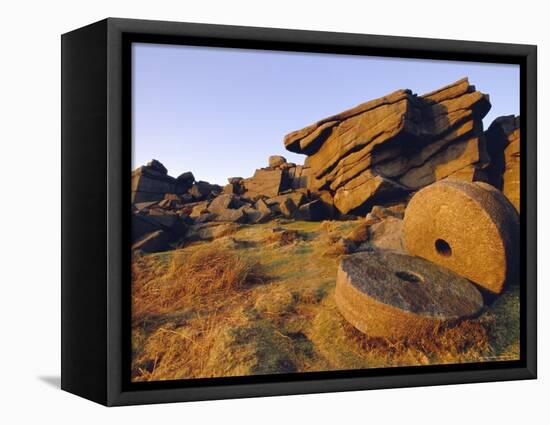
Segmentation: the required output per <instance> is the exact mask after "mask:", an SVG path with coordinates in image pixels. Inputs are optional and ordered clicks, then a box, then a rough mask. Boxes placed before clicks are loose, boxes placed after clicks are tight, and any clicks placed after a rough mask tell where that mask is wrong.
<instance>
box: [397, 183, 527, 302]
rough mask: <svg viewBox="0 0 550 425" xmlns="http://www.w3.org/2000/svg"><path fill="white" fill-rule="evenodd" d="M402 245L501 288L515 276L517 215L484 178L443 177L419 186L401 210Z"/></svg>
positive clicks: (492, 289) (484, 284) (491, 287)
mask: <svg viewBox="0 0 550 425" xmlns="http://www.w3.org/2000/svg"><path fill="white" fill-rule="evenodd" d="M403 238H404V242H405V247H406V249H407V251H408V252H409V253H410V254H411V255H416V256H418V257H423V258H425V259H427V260H430V261H432V262H434V263H437V264H440V265H442V266H444V267H446V268H448V269H450V270H453V271H454V272H455V273H458V274H459V275H461V276H464V277H466V278H468V279H469V280H471V281H473V282H475V283H477V284H478V285H480V286H482V287H483V288H485V289H486V290H488V291H490V292H493V293H497V294H498V293H500V292H502V290H503V289H504V285H505V283H506V281H507V280H508V279H509V278H510V277H512V276H515V273H516V271H517V269H516V265H517V255H518V247H519V244H518V242H519V239H518V238H519V217H518V215H517V212H516V211H515V209H514V207H513V206H512V205H511V204H510V203H509V201H508V200H507V199H506V197H505V196H503V195H502V193H501V192H499V191H498V190H497V189H495V188H494V187H492V186H490V185H488V184H486V183H480V182H477V183H467V182H462V181H459V180H453V179H447V180H442V181H440V182H437V183H434V184H432V185H430V186H428V187H426V188H424V189H422V190H420V191H419V192H417V193H416V194H415V195H414V196H413V197H412V199H411V200H410V202H409V204H408V205H407V209H406V210H405V218H404V222H403Z"/></svg>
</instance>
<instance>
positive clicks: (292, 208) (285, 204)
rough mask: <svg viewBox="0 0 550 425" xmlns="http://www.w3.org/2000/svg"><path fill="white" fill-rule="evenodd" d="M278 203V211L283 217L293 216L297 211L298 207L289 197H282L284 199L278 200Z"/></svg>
mask: <svg viewBox="0 0 550 425" xmlns="http://www.w3.org/2000/svg"><path fill="white" fill-rule="evenodd" d="M278 205H279V211H280V212H281V214H283V215H284V216H285V217H294V216H295V215H296V212H297V211H298V207H296V204H295V203H294V201H293V200H292V199H291V198H290V197H288V198H284V200H283V201H282V202H279V203H278Z"/></svg>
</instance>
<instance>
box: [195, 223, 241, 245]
mask: <svg viewBox="0 0 550 425" xmlns="http://www.w3.org/2000/svg"><path fill="white" fill-rule="evenodd" d="M239 227H240V226H239V225H238V224H236V223H218V222H208V223H198V224H193V225H191V226H189V229H188V231H187V235H186V239H187V240H190V241H195V240H213V239H217V238H221V237H223V236H228V235H231V234H233V233H235V232H236V231H237V230H238V229H239Z"/></svg>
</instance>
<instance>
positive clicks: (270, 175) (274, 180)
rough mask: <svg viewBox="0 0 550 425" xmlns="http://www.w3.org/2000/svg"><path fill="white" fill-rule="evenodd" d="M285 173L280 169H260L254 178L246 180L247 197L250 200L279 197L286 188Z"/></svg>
mask: <svg viewBox="0 0 550 425" xmlns="http://www.w3.org/2000/svg"><path fill="white" fill-rule="evenodd" d="M285 174H286V173H285V172H284V171H283V170H280V169H268V168H260V169H258V170H256V172H255V173H254V176H252V177H250V178H248V179H244V180H243V186H244V189H245V195H246V196H247V197H249V198H257V197H259V196H266V197H268V198H270V197H273V196H277V195H278V194H279V193H280V192H282V191H283V190H284V189H285V188H286V181H285V179H284V177H285Z"/></svg>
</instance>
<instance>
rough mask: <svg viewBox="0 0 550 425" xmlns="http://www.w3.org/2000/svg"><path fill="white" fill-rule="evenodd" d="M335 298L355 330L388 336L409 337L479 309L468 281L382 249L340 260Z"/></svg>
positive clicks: (477, 295) (480, 304) (476, 294)
mask: <svg viewBox="0 0 550 425" xmlns="http://www.w3.org/2000/svg"><path fill="white" fill-rule="evenodd" d="M335 300H336V305H337V306H338V309H339V310H340V312H341V313H342V315H343V316H344V318H345V319H346V320H347V321H348V322H349V323H350V324H351V325H353V326H354V327H355V328H357V329H358V330H359V331H361V332H363V333H365V334H367V335H368V336H370V337H384V338H388V339H390V340H400V339H414V338H415V337H416V336H419V335H422V334H425V333H427V332H433V331H434V330H436V329H437V327H438V326H440V325H441V324H445V323H453V322H456V321H458V320H461V319H465V318H469V317H474V316H476V315H477V314H479V313H480V312H481V310H482V308H483V298H482V296H481V294H480V292H479V291H478V290H477V289H476V287H475V286H474V285H473V284H471V283H470V282H468V280H467V279H465V278H463V277H461V276H459V275H457V274H456V273H454V272H452V271H451V270H448V269H446V268H444V267H441V266H438V265H437V264H433V263H431V262H429V261H427V260H424V259H422V258H418V257H411V256H408V255H403V254H400V253H396V252H391V251H382V250H373V251H371V252H361V253H356V254H352V255H349V256H346V257H344V258H343V259H342V260H341V262H340V267H339V269H338V273H337V277H336V292H335Z"/></svg>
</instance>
